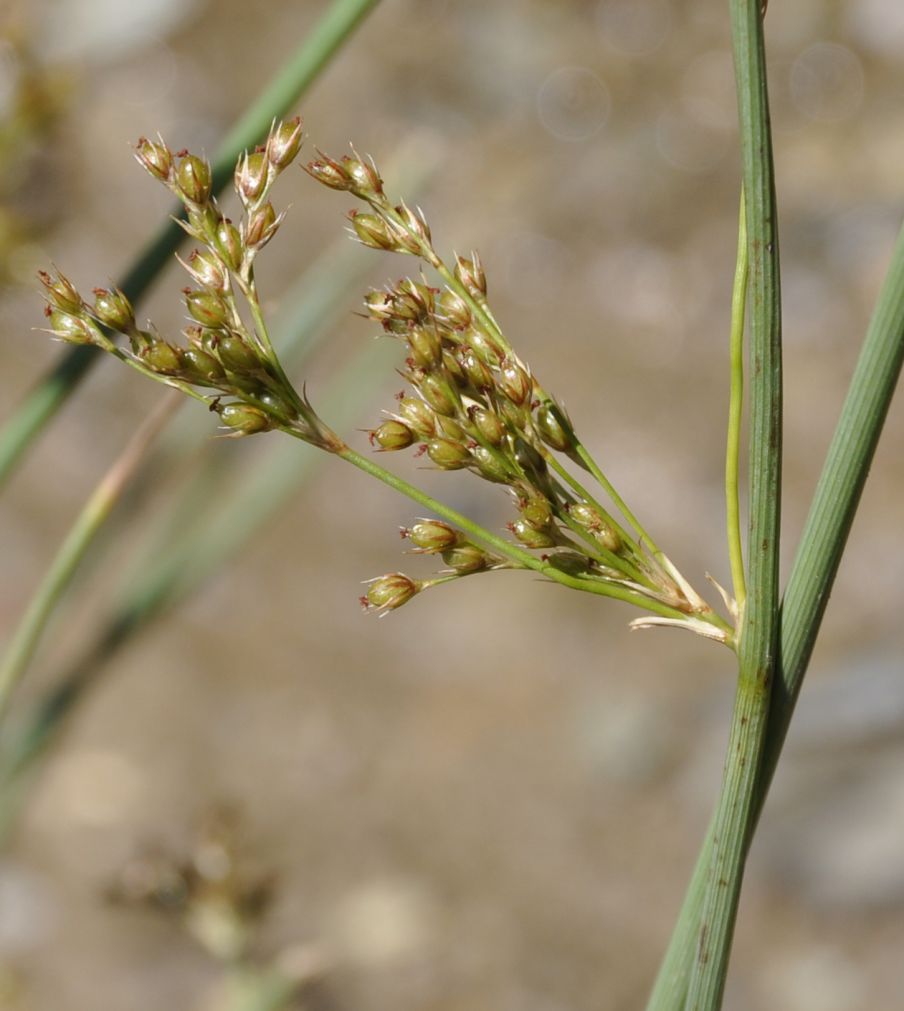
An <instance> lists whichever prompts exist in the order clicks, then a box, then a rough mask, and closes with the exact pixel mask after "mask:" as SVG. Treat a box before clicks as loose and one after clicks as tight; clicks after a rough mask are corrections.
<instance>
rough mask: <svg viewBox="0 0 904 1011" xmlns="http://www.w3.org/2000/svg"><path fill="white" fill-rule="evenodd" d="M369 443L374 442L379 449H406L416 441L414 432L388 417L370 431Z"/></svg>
mask: <svg viewBox="0 0 904 1011" xmlns="http://www.w3.org/2000/svg"><path fill="white" fill-rule="evenodd" d="M370 441H371V443H374V442H376V443H377V444H378V445H379V447H380V449H385V450H394V449H407V448H408V446H410V445H411V444H412V443H413V442H415V441H416V438H415V434H414V432H412V431H411V429H410V428H409V427H408V426H407V425H405V424H403V423H402V422H401V421H395V420H393V419H390V420H389V421H384V422H383V424H382V425H379V426H378V427H377V428H375V429H374V430H373V431H372V432H371V433H370Z"/></svg>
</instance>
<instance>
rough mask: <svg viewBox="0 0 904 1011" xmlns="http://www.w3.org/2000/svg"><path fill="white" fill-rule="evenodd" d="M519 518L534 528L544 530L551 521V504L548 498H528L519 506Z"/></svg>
mask: <svg viewBox="0 0 904 1011" xmlns="http://www.w3.org/2000/svg"><path fill="white" fill-rule="evenodd" d="M520 511H521V518H522V519H523V520H524V522H525V523H527V524H528V525H529V526H532V527H533V528H534V530H545V529H546V528H547V527H548V526H549V525H550V523H552V506H551V505H550V503H549V500H548V499H545V498H539V497H538V498H530V499H528V500H527V501H526V502H524V503H522V505H521V506H520Z"/></svg>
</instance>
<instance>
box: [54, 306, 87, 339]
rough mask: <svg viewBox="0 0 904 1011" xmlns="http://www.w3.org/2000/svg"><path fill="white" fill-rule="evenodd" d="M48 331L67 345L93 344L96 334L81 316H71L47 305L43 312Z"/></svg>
mask: <svg viewBox="0 0 904 1011" xmlns="http://www.w3.org/2000/svg"><path fill="white" fill-rule="evenodd" d="M44 315H45V316H46V317H47V322H48V323H49V324H50V326H49V330H50V332H51V333H52V334H53V335H54V336H55V337H59V338H60V340H62V341H66V343H67V344H95V343H96V342H97V334H96V333H95V330H94V328H93V327H92V326H91V324H90V323H89V322H88V321H87V320H86V319H82V317H81V316H71V315H70V314H69V313H67V312H63V310H62V309H51V307H50V306H49V305H48V306H47V308H46V309H45V311H44Z"/></svg>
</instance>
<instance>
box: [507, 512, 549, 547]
mask: <svg viewBox="0 0 904 1011" xmlns="http://www.w3.org/2000/svg"><path fill="white" fill-rule="evenodd" d="M509 530H511V532H512V533H513V534H514V535H515V536H516V537H517V538H518V540H519V541H521V543H522V544H523V545H524V546H525V547H528V548H551V547H552V546H553V545H554V544H555V543H556V542H555V540H554V538H553V537H551V536H550V534H548V533H547V532H546V531H543V530H535V529H534V527H532V526H531V525H530V523H528V522H527V521H526V520H524V519H520V520H515V522H514V523H510V524H509Z"/></svg>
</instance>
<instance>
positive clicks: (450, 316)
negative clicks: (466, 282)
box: [439, 288, 471, 330]
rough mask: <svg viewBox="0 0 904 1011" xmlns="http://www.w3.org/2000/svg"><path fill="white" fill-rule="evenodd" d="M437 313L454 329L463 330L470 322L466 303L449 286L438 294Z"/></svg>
mask: <svg viewBox="0 0 904 1011" xmlns="http://www.w3.org/2000/svg"><path fill="white" fill-rule="evenodd" d="M439 313H440V316H441V317H442V319H443V320H444V321H445V322H446V323H448V324H449V326H451V327H452V328H453V329H455V330H464V328H465V327H467V326H469V325H470V323H471V310H470V309H469V308H468V303H467V302H465V300H464V299H463V298H462V297H461V295H457V294H456V293H455V292H454V291H451V290H450V289H449V288H446V290H445V291H444V292H443V293H442V295H440V298H439Z"/></svg>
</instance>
